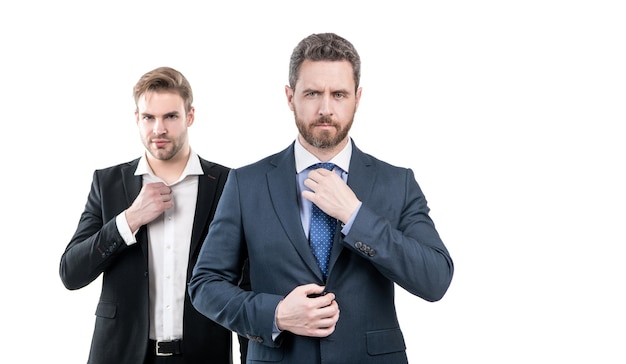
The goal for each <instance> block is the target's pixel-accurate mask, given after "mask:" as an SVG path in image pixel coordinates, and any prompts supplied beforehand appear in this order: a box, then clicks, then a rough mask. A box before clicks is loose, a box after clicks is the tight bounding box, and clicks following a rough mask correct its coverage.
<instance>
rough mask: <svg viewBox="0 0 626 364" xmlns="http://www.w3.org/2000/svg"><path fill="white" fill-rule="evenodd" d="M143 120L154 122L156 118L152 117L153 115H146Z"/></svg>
mask: <svg viewBox="0 0 626 364" xmlns="http://www.w3.org/2000/svg"><path fill="white" fill-rule="evenodd" d="M143 120H145V121H152V120H154V116H152V115H144V116H143Z"/></svg>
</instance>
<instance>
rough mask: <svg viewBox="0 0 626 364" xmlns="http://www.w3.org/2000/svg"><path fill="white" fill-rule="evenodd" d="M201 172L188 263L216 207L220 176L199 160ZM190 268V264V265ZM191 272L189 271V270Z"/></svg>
mask: <svg viewBox="0 0 626 364" xmlns="http://www.w3.org/2000/svg"><path fill="white" fill-rule="evenodd" d="M200 164H201V165H202V171H203V172H204V174H202V175H200V176H198V198H197V199H196V214H195V218H194V220H193V230H192V232H191V246H190V248H189V257H190V261H191V262H193V261H195V260H193V259H191V258H192V257H195V256H197V254H198V251H199V249H200V247H201V246H202V243H203V242H204V239H203V237H204V236H205V234H204V233H205V231H207V230H208V226H209V224H210V222H211V214H212V212H211V211H215V207H216V205H217V202H218V201H217V199H216V197H215V196H217V192H218V191H217V188H218V183H217V182H218V181H219V179H220V177H221V176H219V175H214V173H216V171H213V170H211V163H210V162H208V161H206V160H204V159H202V158H200ZM190 266H191V264H190ZM189 271H190V272H191V269H190V270H189Z"/></svg>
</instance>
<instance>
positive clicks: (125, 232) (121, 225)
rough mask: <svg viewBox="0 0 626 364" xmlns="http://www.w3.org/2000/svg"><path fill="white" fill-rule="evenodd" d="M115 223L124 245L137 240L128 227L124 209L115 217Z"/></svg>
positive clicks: (131, 243)
mask: <svg viewBox="0 0 626 364" xmlns="http://www.w3.org/2000/svg"><path fill="white" fill-rule="evenodd" d="M115 224H116V225H117V231H119V233H120V235H121V236H122V239H124V242H125V243H126V245H133V244H135V243H136V242H137V239H135V234H133V232H132V231H130V227H129V226H128V222H127V221H126V211H122V213H120V214H119V215H117V216H116V217H115Z"/></svg>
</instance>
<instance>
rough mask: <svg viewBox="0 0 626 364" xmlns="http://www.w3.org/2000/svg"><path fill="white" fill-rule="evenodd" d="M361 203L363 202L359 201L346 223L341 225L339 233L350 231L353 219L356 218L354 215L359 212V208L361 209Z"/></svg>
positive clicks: (344, 233) (346, 233) (345, 233)
mask: <svg viewBox="0 0 626 364" xmlns="http://www.w3.org/2000/svg"><path fill="white" fill-rule="evenodd" d="M362 205H363V202H359V206H357V207H356V210H355V211H354V213H353V214H352V216H350V220H348V222H347V223H345V224H344V225H343V226H342V227H341V233H342V234H343V235H348V233H349V232H350V229H351V228H352V224H353V223H354V219H356V215H358V214H359V210H360V209H361V206H362Z"/></svg>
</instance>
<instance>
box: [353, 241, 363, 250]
mask: <svg viewBox="0 0 626 364" xmlns="http://www.w3.org/2000/svg"><path fill="white" fill-rule="evenodd" d="M354 247H355V248H357V249H359V250H361V248H362V247H363V243H362V242H360V241H357V242H356V243H354Z"/></svg>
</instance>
